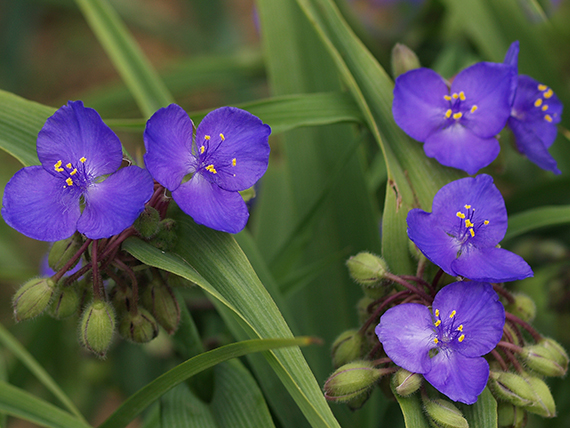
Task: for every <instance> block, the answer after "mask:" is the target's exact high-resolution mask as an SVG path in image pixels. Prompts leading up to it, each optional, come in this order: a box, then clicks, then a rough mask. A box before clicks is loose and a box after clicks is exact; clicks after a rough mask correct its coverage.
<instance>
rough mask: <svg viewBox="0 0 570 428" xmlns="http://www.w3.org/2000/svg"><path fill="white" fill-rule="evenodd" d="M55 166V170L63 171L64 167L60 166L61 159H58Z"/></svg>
mask: <svg viewBox="0 0 570 428" xmlns="http://www.w3.org/2000/svg"><path fill="white" fill-rule="evenodd" d="M53 167H54V168H55V170H56V171H57V172H61V171H63V168H60V167H61V161H60V160H58V161H57V162H56V164H55V165H54V166H53Z"/></svg>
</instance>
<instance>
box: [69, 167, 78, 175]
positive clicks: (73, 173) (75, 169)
mask: <svg viewBox="0 0 570 428" xmlns="http://www.w3.org/2000/svg"><path fill="white" fill-rule="evenodd" d="M75 174H77V168H73V171H71V172H70V173H69V175H75Z"/></svg>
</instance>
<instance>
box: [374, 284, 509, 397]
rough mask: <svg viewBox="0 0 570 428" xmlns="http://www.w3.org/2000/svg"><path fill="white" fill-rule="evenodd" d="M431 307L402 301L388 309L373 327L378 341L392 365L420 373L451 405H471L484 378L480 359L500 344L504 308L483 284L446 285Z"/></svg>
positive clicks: (485, 367)
mask: <svg viewBox="0 0 570 428" xmlns="http://www.w3.org/2000/svg"><path fill="white" fill-rule="evenodd" d="M432 309H433V312H432V310H430V309H429V308H427V307H426V306H423V305H420V304H418V303H404V304H401V305H398V306H395V307H393V308H391V309H389V310H387V311H386V313H384V315H382V317H381V318H380V324H378V326H377V327H376V334H377V335H378V339H379V340H380V342H382V345H383V347H384V351H385V352H386V355H388V356H389V357H390V358H391V359H392V361H393V362H394V363H395V364H397V365H398V366H400V367H402V368H404V369H406V370H408V371H410V372H412V373H420V374H422V375H423V376H424V377H425V379H426V380H427V381H428V382H429V383H431V384H432V385H433V386H434V387H435V388H436V389H437V390H438V391H440V392H441V393H443V394H445V395H446V396H448V397H449V398H450V399H452V400H453V401H461V402H462V403H465V404H473V403H475V402H476V401H477V396H478V395H479V394H481V392H483V389H485V385H486V384H487V380H488V379H489V364H488V363H487V361H486V360H485V359H484V358H483V357H482V355H485V354H487V353H489V352H491V351H492V350H493V349H494V348H495V346H497V343H498V342H499V341H500V340H501V337H502V335H503V326H504V324H505V309H504V308H503V305H502V304H501V302H499V297H498V296H497V293H495V291H494V290H493V287H492V286H491V285H490V284H487V283H483V282H454V283H453V284H449V285H448V286H446V287H444V288H442V289H441V290H440V292H439V293H438V294H437V295H436V296H435V299H434V301H433V305H432Z"/></svg>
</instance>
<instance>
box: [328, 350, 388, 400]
mask: <svg viewBox="0 0 570 428" xmlns="http://www.w3.org/2000/svg"><path fill="white" fill-rule="evenodd" d="M384 374H385V371H384V370H382V369H376V368H374V365H373V364H372V362H371V361H364V360H360V361H354V362H352V363H349V364H345V365H344V366H342V367H339V368H338V369H337V370H336V371H335V372H334V373H333V374H332V375H331V376H330V377H329V378H328V379H327V381H326V382H325V385H324V387H323V390H324V393H325V398H326V399H327V400H329V401H338V402H347V401H351V400H354V399H356V398H357V397H359V396H360V395H362V394H366V393H367V392H368V390H369V389H370V388H372V387H373V386H374V385H375V384H376V382H377V381H378V379H380V378H381V377H382V376H383V375H384Z"/></svg>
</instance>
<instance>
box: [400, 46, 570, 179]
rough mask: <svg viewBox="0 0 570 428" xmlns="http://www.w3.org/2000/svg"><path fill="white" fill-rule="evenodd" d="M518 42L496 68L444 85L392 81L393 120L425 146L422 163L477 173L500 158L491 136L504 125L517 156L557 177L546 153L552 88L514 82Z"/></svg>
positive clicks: (557, 107)
mask: <svg viewBox="0 0 570 428" xmlns="http://www.w3.org/2000/svg"><path fill="white" fill-rule="evenodd" d="M518 50H519V46H518V42H514V43H513V44H512V45H511V47H510V49H509V51H508V52H507V55H506V57H505V61H504V62H503V63H502V64H498V63H491V62H479V63H477V64H474V65H472V66H471V67H468V68H466V69H464V70H463V71H461V72H460V73H459V74H457V76H455V77H454V79H453V81H452V82H451V84H449V83H448V82H446V81H445V80H444V79H443V78H442V77H441V76H439V75H438V74H437V73H436V72H435V71H433V70H430V69H427V68H418V69H414V70H410V71H408V72H407V73H405V74H402V75H401V76H399V77H398V78H397V79H396V85H395V87H394V101H393V105H392V112H393V114H394V120H395V121H396V123H397V124H398V126H400V128H402V129H403V130H404V132H406V133H407V134H408V135H409V136H411V137H412V138H414V139H416V140H418V141H420V142H422V143H424V151H425V153H426V155H427V156H429V157H433V158H435V159H436V160H437V161H438V162H439V163H441V164H442V165H445V166H451V167H453V168H458V169H462V170H464V171H466V172H467V173H469V174H476V173H477V171H479V170H480V169H481V168H484V167H486V166H487V165H489V164H490V163H491V162H492V161H493V160H494V159H495V158H496V157H497V155H498V154H499V150H500V147H499V142H498V141H497V139H496V135H497V134H498V133H499V132H500V131H501V130H502V129H503V128H504V127H505V125H508V126H509V128H510V129H511V130H512V131H513V134H514V136H515V140H516V146H517V148H518V150H519V151H520V152H521V153H523V154H524V155H526V156H527V157H528V158H529V159H530V160H531V161H532V162H534V163H535V164H537V165H538V166H539V167H541V168H543V169H546V170H549V171H552V172H554V173H556V174H559V173H560V171H559V170H558V169H557V167H556V161H555V160H554V159H553V158H552V157H551V156H550V154H549V153H548V148H549V147H550V145H552V143H553V142H554V140H555V138H556V134H557V128H556V124H557V123H559V122H560V115H561V114H562V104H561V102H560V101H559V100H558V98H557V97H556V95H555V94H554V92H553V91H552V89H551V88H549V87H548V86H546V85H544V84H542V83H540V82H537V81H536V80H534V79H532V78H530V77H528V76H524V75H520V76H519V75H518V74H517V73H518V70H517V58H518Z"/></svg>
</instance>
